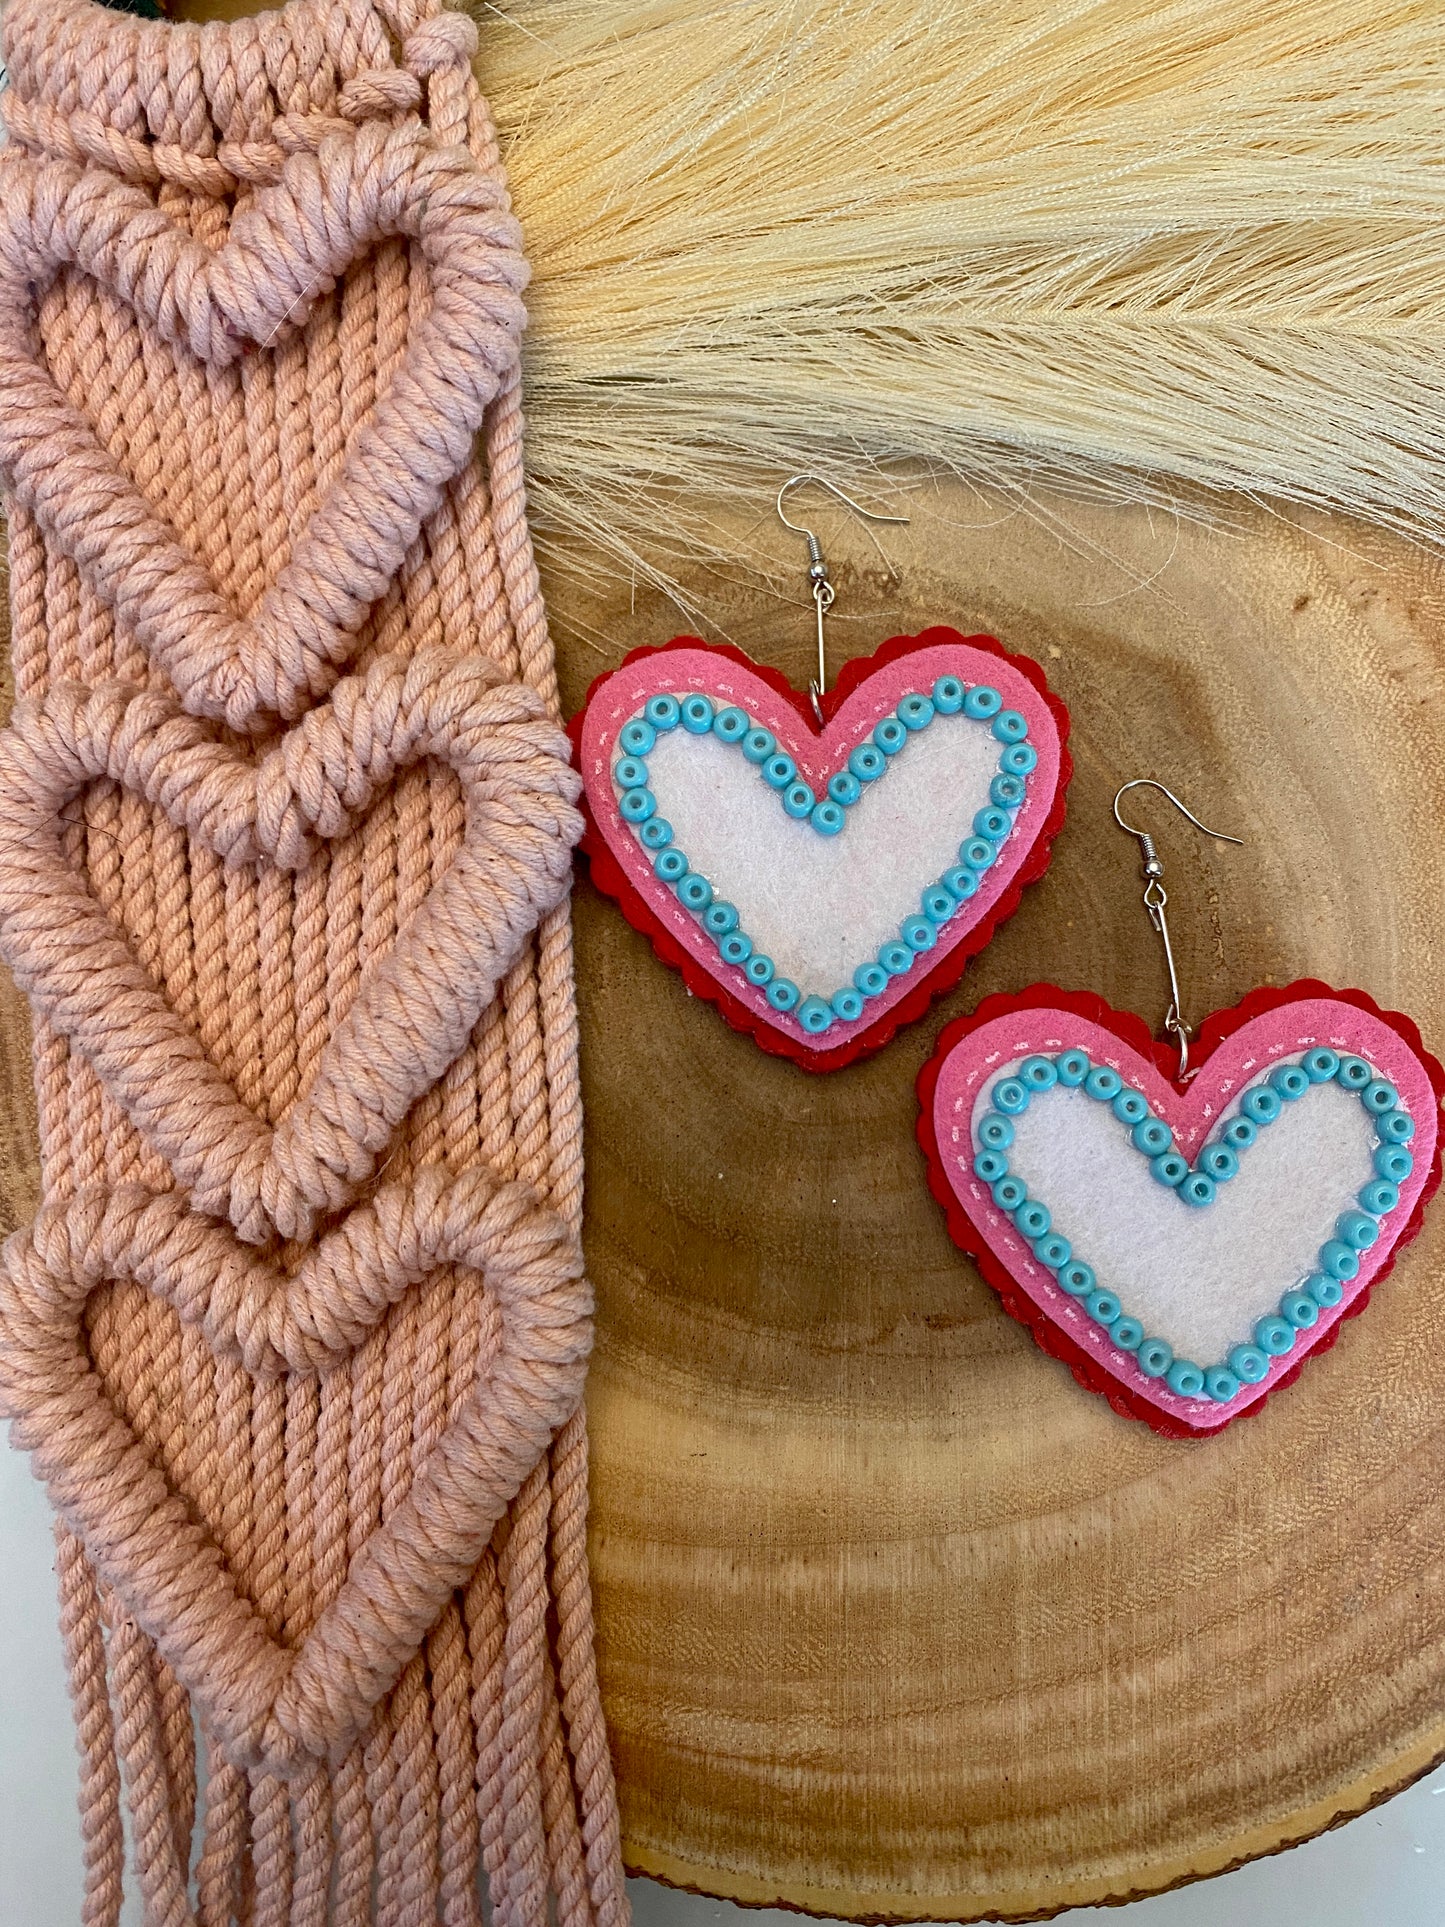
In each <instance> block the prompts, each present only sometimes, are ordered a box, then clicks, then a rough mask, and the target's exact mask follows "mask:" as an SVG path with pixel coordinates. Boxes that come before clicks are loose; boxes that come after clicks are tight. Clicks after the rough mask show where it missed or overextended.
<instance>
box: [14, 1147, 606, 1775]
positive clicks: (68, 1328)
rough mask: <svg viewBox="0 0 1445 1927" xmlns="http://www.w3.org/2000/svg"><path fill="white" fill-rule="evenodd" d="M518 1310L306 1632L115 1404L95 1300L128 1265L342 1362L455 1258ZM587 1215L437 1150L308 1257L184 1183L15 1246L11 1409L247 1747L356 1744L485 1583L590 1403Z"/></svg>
mask: <svg viewBox="0 0 1445 1927" xmlns="http://www.w3.org/2000/svg"><path fill="white" fill-rule="evenodd" d="M447 1265H454V1266H457V1267H460V1268H464V1270H465V1271H467V1272H470V1273H472V1274H473V1279H472V1283H473V1285H474V1286H475V1284H476V1283H477V1282H478V1281H479V1282H480V1283H481V1285H482V1286H484V1287H485V1289H486V1291H487V1292H488V1293H489V1294H490V1295H491V1297H492V1299H493V1301H494V1302H495V1304H496V1306H497V1308H498V1310H499V1312H500V1316H501V1328H502V1335H501V1340H500V1343H499V1344H498V1346H497V1348H496V1349H495V1351H494V1352H493V1353H492V1354H491V1355H490V1356H489V1357H486V1358H484V1359H483V1361H482V1363H481V1365H480V1367H479V1371H478V1376H477V1379H476V1381H475V1383H474V1385H473V1386H472V1388H471V1391H470V1392H469V1394H468V1395H467V1397H466V1398H465V1400H464V1402H463V1404H462V1405H461V1408H460V1409H459V1411H458V1412H457V1413H456V1415H455V1416H454V1417H453V1419H452V1421H451V1423H450V1424H449V1425H448V1427H447V1429H446V1431H445V1432H444V1433H443V1435H442V1437H441V1438H440V1440H439V1441H438V1443H437V1444H436V1446H435V1447H434V1448H433V1450H432V1452H431V1454H430V1456H429V1458H428V1459H427V1461H426V1463H425V1465H424V1466H423V1467H422V1468H421V1469H420V1471H419V1473H418V1474H417V1477H416V1479H415V1480H414V1482H413V1484H412V1487H411V1490H410V1492H409V1493H408V1495H407V1496H406V1498H405V1499H404V1500H402V1501H401V1503H400V1504H399V1505H398V1506H397V1507H396V1509H395V1510H394V1511H393V1512H392V1513H391V1515H390V1516H389V1518H388V1519H387V1520H386V1522H385V1523H384V1524H383V1525H381V1526H379V1527H378V1528H377V1530H376V1531H375V1532H373V1534H372V1535H371V1537H370V1538H369V1539H368V1540H367V1542H366V1544H365V1545H364V1546H363V1547H362V1549H361V1550H360V1552H359V1553H358V1554H357V1556H356V1557H355V1558H354V1559H353V1560H352V1562H351V1566H350V1569H349V1571H348V1573H347V1576H346V1579H345V1581H344V1583H343V1585H342V1587H341V1590H340V1592H339V1593H338V1595H337V1597H336V1598H335V1599H334V1600H333V1602H332V1603H331V1604H330V1605H329V1606H328V1607H327V1608H326V1610H325V1611H324V1612H323V1613H322V1615H321V1617H320V1618H319V1619H318V1620H317V1622H316V1624H315V1626H314V1627H313V1628H312V1630H311V1631H310V1632H309V1633H308V1634H307V1636H306V1638H305V1639H304V1640H303V1641H302V1642H301V1643H300V1645H299V1646H298V1647H296V1648H295V1649H292V1648H289V1647H287V1646H284V1645H282V1644H280V1643H279V1642H278V1641H276V1640H275V1639H273V1638H272V1636H271V1634H270V1633H269V1631H268V1630H267V1627H266V1624H265V1621H264V1620H263V1618H262V1617H261V1615H260V1614H259V1613H257V1612H256V1611H255V1609H254V1608H253V1607H252V1605H251V1604H250V1602H249V1600H248V1599H247V1598H246V1596H245V1594H244V1591H243V1590H242V1588H241V1587H240V1586H239V1584H238V1582H237V1580H236V1578H235V1576H234V1575H233V1574H232V1573H231V1571H230V1569H229V1567H228V1566H227V1563H226V1560H225V1557H224V1555H223V1554H222V1552H221V1550H220V1547H219V1546H218V1545H217V1543H216V1539H215V1536H214V1533H213V1531H212V1529H211V1526H210V1525H209V1524H208V1522H207V1521H205V1520H204V1519H200V1518H198V1517H196V1516H195V1514H194V1513H193V1512H192V1510H191V1508H190V1507H189V1505H188V1504H187V1502H186V1501H185V1499H184V1498H182V1496H181V1495H180V1494H178V1493H177V1492H176V1491H175V1490H174V1489H173V1488H172V1487H171V1485H170V1483H169V1481H168V1480H167V1478H166V1476H165V1474H164V1472H163V1471H162V1470H161V1469H160V1467H159V1466H158V1465H157V1463H156V1460H155V1457H154V1455H153V1454H152V1452H151V1450H150V1448H149V1447H148V1446H146V1445H144V1444H143V1443H141V1441H140V1440H138V1439H137V1438H136V1437H135V1435H134V1434H133V1433H132V1431H131V1430H130V1427H129V1426H128V1425H127V1424H126V1422H125V1420H124V1419H123V1418H121V1416H120V1415H119V1414H118V1413H117V1411H116V1410H115V1407H114V1405H113V1404H112V1402H111V1399H110V1397H109V1394H108V1393H107V1391H106V1389H105V1387H104V1385H103V1384H102V1382H101V1380H100V1379H99V1378H98V1377H97V1375H96V1373H95V1371H94V1369H93V1367H92V1365H91V1362H90V1358H89V1355H88V1352H87V1346H86V1336H85V1330H84V1324H83V1320H84V1313H85V1306H86V1301H87V1299H88V1298H89V1296H90V1294H91V1293H92V1292H93V1291H95V1290H96V1289H98V1288H99V1287H100V1286H102V1285H104V1284H106V1283H108V1282H119V1281H130V1282H133V1283H135V1284H138V1285H140V1286H141V1287H142V1288H143V1289H144V1290H146V1291H147V1292H150V1293H152V1294H154V1295H155V1296H157V1297H159V1298H162V1299H164V1300H166V1301H167V1302H168V1303H170V1304H171V1305H173V1306H174V1307H175V1308H176V1310H177V1311H178V1312H179V1314H180V1316H181V1319H182V1320H183V1322H185V1323H187V1324H191V1325H196V1326H199V1327H200V1328H201V1330H202V1331H203V1332H204V1334H205V1337H206V1339H207V1342H208V1343H209V1344H210V1346H211V1348H212V1349H213V1350H214V1351H215V1353H216V1354H217V1356H219V1357H222V1358H231V1359H237V1360H239V1361H240V1362H241V1363H243V1364H244V1365H245V1366H246V1367H247V1369H249V1370H251V1371H253V1372H261V1373H275V1372H278V1371H282V1370H290V1371H301V1372H307V1371H316V1370H319V1369H321V1368H323V1367H325V1366H328V1365H335V1364H336V1363H337V1362H338V1361H339V1360H340V1359H343V1358H344V1357H345V1356H346V1355H347V1354H348V1353H349V1352H350V1351H351V1350H352V1348H353V1347H354V1346H356V1345H357V1344H358V1343H359V1342H360V1341H361V1339H362V1338H363V1337H364V1336H365V1335H366V1333H367V1332H368V1331H369V1330H370V1329H371V1328H372V1327H373V1326H374V1325H376V1324H377V1322H378V1321H379V1320H380V1319H381V1317H382V1316H383V1315H384V1313H385V1312H386V1310H387V1308H388V1306H389V1305H391V1304H394V1303H395V1302H396V1300H397V1299H399V1298H400V1297H401V1296H402V1294H403V1293H404V1292H405V1291H407V1290H408V1289H411V1288H412V1287H414V1286H416V1285H418V1284H420V1283H421V1282H422V1281H423V1280H424V1279H425V1278H426V1277H427V1276H428V1275H429V1274H430V1273H431V1272H433V1271H435V1270H436V1269H437V1268H439V1267H441V1266H447ZM591 1312H592V1300H591V1292H590V1289H589V1287H588V1285H587V1283H586V1280H585V1278H584V1277H583V1272H582V1257H581V1251H580V1248H579V1246H578V1243H577V1240H576V1238H575V1237H574V1236H573V1235H572V1233H571V1232H570V1231H569V1230H568V1229H567V1227H566V1225H565V1224H564V1223H563V1222H562V1221H561V1219H559V1218H557V1217H556V1216H555V1215H554V1214H553V1213H551V1212H549V1211H547V1210H545V1209H543V1207H542V1206H541V1205H540V1204H539V1203H538V1202H537V1199H536V1197H535V1196H534V1195H533V1194H532V1193H531V1192H530V1191H528V1189H527V1188H526V1186H524V1185H521V1184H516V1183H513V1184H502V1183H501V1182H500V1181H499V1180H498V1179H497V1178H496V1177H495V1176H494V1175H493V1173H492V1172H490V1171H489V1170H486V1169H473V1170H468V1171H464V1172H461V1173H459V1174H454V1173H452V1172H449V1171H446V1170H443V1169H425V1170H422V1171H420V1172H418V1173H417V1175H416V1177H415V1179H414V1180H413V1181H412V1182H411V1183H410V1184H395V1185H388V1186H386V1187H385V1188H384V1189H382V1190H381V1191H379V1192H378V1193H377V1195H376V1197H375V1198H374V1199H373V1200H371V1201H370V1202H369V1203H367V1204H365V1205H358V1206H357V1207H356V1208H355V1209H354V1210H352V1211H351V1212H350V1213H349V1215H348V1217H347V1219H346V1221H345V1223H344V1224H343V1225H342V1226H341V1227H340V1228H339V1229H337V1230H335V1231H333V1232H330V1233H328V1235H327V1236H326V1237H324V1238H323V1239H322V1240H321V1241H320V1243H318V1244H317V1245H316V1246H314V1247H313V1248H312V1250H310V1251H309V1252H307V1254H306V1255H305V1257H304V1258H303V1259H302V1261H301V1264H300V1266H299V1267H298V1269H297V1270H296V1271H295V1273H294V1274H290V1275H288V1274H286V1273H284V1272H282V1271H281V1270H279V1269H278V1268H277V1267H276V1266H274V1265H272V1264H269V1263H267V1262H265V1261H263V1260H261V1259H258V1258H257V1257H256V1255H255V1253H254V1252H252V1251H250V1250H248V1249H247V1248H246V1247H244V1246H242V1245H240V1244H238V1243H237V1241H236V1239H235V1237H234V1236H233V1235H232V1233H231V1232H230V1231H229V1230H227V1229H226V1228H225V1227H224V1226H221V1225H217V1224H214V1223H212V1222H210V1221H209V1220H207V1219H204V1218H202V1217H200V1216H199V1215H198V1214H197V1213H195V1212H194V1211H191V1210H190V1209H189V1208H188V1207H187V1205H186V1204H185V1202H184V1201H183V1200H182V1199H181V1198H179V1197H178V1196H177V1195H176V1194H175V1193H166V1194H163V1195H156V1194H155V1193H152V1192H150V1191H147V1190H145V1189H144V1188H142V1187H141V1186H138V1185H128V1186H122V1187H121V1188H119V1189H118V1190H114V1191H111V1190H106V1189H104V1188H102V1187H96V1188H94V1189H92V1190H90V1191H86V1192H82V1193H80V1194H79V1195H78V1196H76V1197H75V1198H73V1199H71V1200H69V1201H68V1202H67V1203H65V1204H58V1205H49V1206H46V1207H44V1208H43V1209H42V1210H41V1212H40V1214H39V1216H38V1217H37V1218H36V1220H35V1222H34V1224H33V1225H32V1226H31V1227H30V1228H29V1229H28V1230H27V1231H23V1232H20V1233H17V1235H16V1236H15V1237H14V1238H12V1239H11V1240H10V1242H9V1244H8V1245H7V1246H6V1247H5V1253H4V1262H3V1266H0V1415H3V1416H4V1417H6V1418H8V1419H11V1420H13V1422H14V1424H13V1430H12V1435H11V1436H12V1440H13V1442H14V1443H15V1444H16V1445H17V1446H19V1447H20V1448H22V1449H23V1450H25V1451H27V1452H29V1453H30V1455H31V1458H32V1462H33V1465H34V1469H35V1471H36V1474H37V1476H38V1477H39V1478H41V1479H42V1480H43V1481H44V1482H45V1485H46V1487H47V1489H48V1491H49V1494H50V1498H51V1501H52V1503H53V1504H54V1505H55V1507H56V1510H57V1511H58V1512H59V1513H60V1515H61V1517H62V1518H63V1519H64V1520H65V1521H66V1523H67V1524H68V1525H69V1526H70V1528H71V1530H72V1531H73V1532H75V1533H76V1534H77V1535H78V1537H79V1538H80V1539H81V1540H82V1541H83V1543H84V1545H85V1548H86V1551H87V1553H88V1555H89V1556H90V1558H91V1560H92V1561H93V1563H94V1565H95V1567H96V1570H97V1572H98V1573H99V1574H100V1576H101V1577H102V1579H104V1580H105V1582H106V1583H107V1584H108V1585H110V1586H112V1587H113V1588H114V1589H115V1591H116V1593H117V1594H118V1596H119V1597H120V1599H121V1600H122V1601H123V1602H124V1604H125V1606H126V1607H127V1608H128V1610H129V1611H130V1613H131V1614H132V1616H133V1617H134V1618H135V1619H136V1621H137V1622H138V1624H139V1625H141V1626H142V1627H143V1628H144V1630H145V1631H146V1632H147V1633H148V1634H149V1635H150V1636H151V1638H152V1639H154V1640H155V1642H156V1645H157V1646H158V1648H159V1649H160V1651H161V1652H162V1653H163V1654H164V1655H165V1657H166V1659H167V1660H168V1661H169V1662H170V1664H171V1666H172V1667H173V1668H174V1669H175V1672H176V1675H177V1677H178V1678H179V1679H180V1680H181V1681H182V1682H183V1683H184V1684H185V1686H186V1687H187V1689H188V1690H189V1691H190V1693H191V1694H192V1696H193V1698H194V1700H195V1702H196V1705H197V1707H198V1709H199V1711H200V1713H201V1716H202V1718H203V1720H204V1721H205V1724H206V1726H207V1729H208V1730H209V1731H210V1732H212V1733H214V1734H215V1735H216V1736H217V1737H218V1738H219V1739H220V1741H221V1742H222V1744H223V1746H224V1747H225V1749H226V1751H227V1753H228V1754H229V1756H230V1757H231V1758H232V1759H233V1760H234V1761H235V1762H236V1764H238V1765H240V1766H244V1767H247V1768H251V1769H254V1770H257V1771H263V1772H268V1773H278V1774H281V1775H283V1776H284V1775H289V1774H291V1773H293V1772H295V1771H296V1770H297V1769H298V1767H300V1766H302V1765H304V1764H305V1762H306V1761H307V1760H308V1759H311V1758H315V1757H318V1756H325V1755H332V1756H335V1755H336V1754H338V1753H340V1752H341V1751H343V1750H344V1749H345V1748H346V1746H347V1745H348V1744H350V1742H351V1741H352V1740H353V1739H355V1738H356V1736H357V1735H358V1734H359V1733H360V1732H361V1731H362V1729H363V1728H364V1726H365V1724H366V1721H367V1718H368V1717H369V1714H370V1712H371V1709H372V1708H373V1707H374V1706H375V1705H376V1703H377V1702H378V1700H380V1699H381V1697H382V1695H383V1694H384V1693H385V1692H386V1691H387V1690H388V1689H389V1687H390V1686H391V1685H392V1684H393V1683H394V1682H395V1680H396V1678H397V1676H398V1675H399V1673H400V1672H401V1669H402V1667H403V1666H405V1665H406V1663H407V1661H408V1660H409V1659H410V1658H411V1656H412V1654H413V1653H415V1652H416V1650H417V1648H418V1647H419V1645H420V1643H421V1641H422V1640H423V1639H424V1638H425V1636H426V1634H427V1632H428V1631H429V1630H430V1628H431V1627H432V1626H433V1625H434V1624H435V1622H436V1618H437V1615H438V1614H439V1612H440V1611H441V1609H442V1607H443V1605H444V1604H445V1603H446V1600H447V1598H448V1597H449V1595H450V1594H451V1593H452V1592H453V1591H454V1590H455V1588H456V1587H458V1586H459V1585H462V1584H464V1583H465V1581H466V1579H467V1578H468V1576H469V1575H470V1573H471V1572H472V1570H473V1569H474V1567H475V1565H476V1562H477V1560H478V1559H479V1558H480V1556H481V1553H482V1551H483V1549H484V1547H485V1546H486V1543H487V1540H488V1538H489V1537H490V1535H491V1532H492V1528H493V1526H494V1525H495V1524H496V1522H497V1520H498V1519H499V1518H500V1517H501V1515H502V1513H503V1511H504V1510H505V1509H506V1507H507V1506H508V1504H510V1502H511V1500H512V1499H513V1498H514V1497H515V1495H516V1493H517V1491H518V1489H519V1487H520V1486H521V1483H522V1480H523V1479H524V1478H525V1477H526V1476H527V1474H528V1473H529V1472H530V1471H531V1469H532V1467H533V1466H534V1465H535V1464H536V1462H537V1458H538V1455H539V1454H540V1453H541V1452H543V1451H545V1450H546V1448H547V1445H548V1443H549V1442H550V1440H551V1438H552V1436H553V1434H554V1433H555V1432H556V1430H557V1429H558V1427H559V1426H561V1425H562V1424H563V1423H564V1422H565V1420H566V1419H567V1418H568V1417H569V1416H570V1415H571V1413H572V1412H573V1410H574V1409H575V1407H576V1405H577V1401H578V1399H579V1398H580V1397H581V1393H582V1383H583V1378H584V1374H585V1367H586V1358H587V1353H588V1350H589V1348H590V1344H591V1331H592V1327H591Z"/></svg>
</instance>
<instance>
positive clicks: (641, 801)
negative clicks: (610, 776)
mask: <svg viewBox="0 0 1445 1927" xmlns="http://www.w3.org/2000/svg"><path fill="white" fill-rule="evenodd" d="M617 807H618V809H619V810H620V811H621V812H622V815H623V817H624V819H625V820H626V821H627V822H629V823H645V822H646V821H647V819H648V817H649V816H655V815H656V814H657V798H656V797H655V796H654V795H653V793H652V791H651V790H624V791H623V793H622V800H621V801H620V802H619V803H618V805H617Z"/></svg>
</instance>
